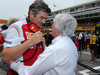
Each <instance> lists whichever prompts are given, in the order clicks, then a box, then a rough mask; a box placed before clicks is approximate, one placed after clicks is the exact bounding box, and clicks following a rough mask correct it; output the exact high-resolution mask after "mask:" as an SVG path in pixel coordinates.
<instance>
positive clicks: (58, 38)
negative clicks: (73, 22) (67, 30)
mask: <svg viewBox="0 0 100 75" xmlns="http://www.w3.org/2000/svg"><path fill="white" fill-rule="evenodd" d="M60 38H61V35H60V36H57V37H56V38H54V39H53V40H52V44H54V43H55V42H56V41H58V40H60Z"/></svg>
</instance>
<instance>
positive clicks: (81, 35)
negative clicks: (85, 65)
mask: <svg viewBox="0 0 100 75" xmlns="http://www.w3.org/2000/svg"><path fill="white" fill-rule="evenodd" d="M72 40H73V42H74V43H75V44H76V46H77V49H78V51H83V50H87V49H89V50H90V54H91V61H94V60H95V59H97V58H100V41H99V40H100V35H95V33H94V31H91V32H75V33H74V34H73V37H72Z"/></svg>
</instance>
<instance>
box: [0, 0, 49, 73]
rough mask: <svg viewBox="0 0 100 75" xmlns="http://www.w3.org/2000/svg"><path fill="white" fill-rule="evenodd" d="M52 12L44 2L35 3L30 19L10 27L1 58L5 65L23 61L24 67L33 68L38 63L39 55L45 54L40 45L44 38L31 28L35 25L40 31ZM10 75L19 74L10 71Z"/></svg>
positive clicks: (29, 14) (30, 9) (32, 6)
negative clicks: (13, 61) (14, 61)
mask: <svg viewBox="0 0 100 75" xmlns="http://www.w3.org/2000/svg"><path fill="white" fill-rule="evenodd" d="M50 12H51V10H50V8H49V7H48V5H46V4H45V3H44V2H43V1H35V2H34V3H33V4H32V5H30V7H29V12H28V18H27V19H26V20H21V21H18V22H16V23H13V24H12V25H10V26H9V28H8V31H7V36H6V39H5V42H4V49H3V52H2V56H1V58H2V60H3V61H4V62H5V63H9V62H10V61H12V60H17V61H21V62H22V64H23V65H24V66H31V65H32V64H33V63H34V62H35V61H36V59H37V57H38V55H39V54H41V53H42V52H43V50H42V44H41V43H40V42H41V41H42V39H43V37H42V33H41V32H40V31H37V32H36V33H33V31H32V30H31V28H30V26H31V25H33V24H35V26H36V27H37V28H38V29H37V28H36V30H40V29H41V26H42V24H44V23H45V21H46V19H47V17H48V15H49V13H50ZM32 29H34V27H32ZM37 43H39V44H38V49H37V52H36V54H35V56H34V57H32V56H33V54H34V53H35V50H36V44H37ZM20 56H22V57H20ZM31 57H32V58H31ZM30 58H31V59H30ZM28 59H30V60H28ZM25 60H28V61H25ZM8 75H18V74H17V73H16V72H14V71H13V70H11V69H10V70H9V73H8Z"/></svg>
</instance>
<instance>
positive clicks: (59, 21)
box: [53, 13, 77, 37]
mask: <svg viewBox="0 0 100 75" xmlns="http://www.w3.org/2000/svg"><path fill="white" fill-rule="evenodd" d="M53 22H54V23H55V27H56V28H57V29H58V30H59V31H60V32H61V33H62V35H63V36H66V35H67V36H68V37H72V35H73V34H74V32H75V29H76V27H77V21H76V19H75V18H74V17H73V16H71V15H69V14H66V13H64V14H57V15H56V16H55V18H54V20H53Z"/></svg>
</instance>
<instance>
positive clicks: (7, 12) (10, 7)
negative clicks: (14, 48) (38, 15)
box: [0, 0, 95, 20]
mask: <svg viewBox="0 0 100 75" xmlns="http://www.w3.org/2000/svg"><path fill="white" fill-rule="evenodd" d="M44 1H45V2H46V3H47V4H48V5H49V7H50V8H51V10H52V11H56V10H59V9H64V8H68V7H71V6H75V5H79V4H82V3H87V2H91V1H95V0H44ZM33 2H34V0H1V1H0V19H7V20H8V19H10V18H19V19H24V18H25V17H26V16H27V13H28V7H29V5H30V4H32V3H33ZM54 5H55V6H56V7H54Z"/></svg>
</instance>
